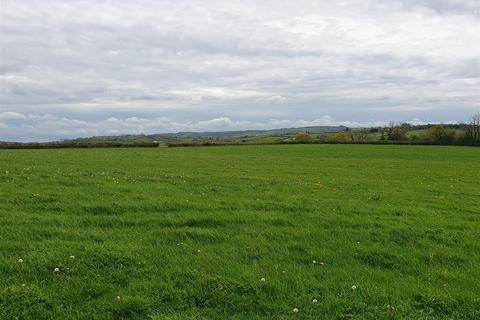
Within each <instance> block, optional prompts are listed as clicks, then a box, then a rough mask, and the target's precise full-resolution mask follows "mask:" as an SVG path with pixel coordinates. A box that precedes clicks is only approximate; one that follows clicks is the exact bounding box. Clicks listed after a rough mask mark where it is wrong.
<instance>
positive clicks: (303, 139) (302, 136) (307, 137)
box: [295, 132, 315, 143]
mask: <svg viewBox="0 0 480 320" xmlns="http://www.w3.org/2000/svg"><path fill="white" fill-rule="evenodd" d="M314 141H315V137H314V136H313V135H311V134H309V133H306V132H305V133H299V134H297V135H296V136H295V142H297V143H312V142H314Z"/></svg>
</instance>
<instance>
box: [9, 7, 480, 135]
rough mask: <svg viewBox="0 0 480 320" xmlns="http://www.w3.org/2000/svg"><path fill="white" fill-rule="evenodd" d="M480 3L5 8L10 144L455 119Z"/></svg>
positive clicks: (471, 109)
mask: <svg viewBox="0 0 480 320" xmlns="http://www.w3.org/2000/svg"><path fill="white" fill-rule="evenodd" d="M479 3H480V2H479V1H477V0H424V1H422V0H375V1H373V0H346V1H342V0H335V1H333V0H332V1H327V0H325V1H317V0H311V1H307V0H290V1H289V0H274V1H269V0H262V1H258V0H252V1H250V0H243V1H236V0H229V1H225V0H223V1H216V0H202V1H195V0H191V1H181V0H158V1H153V0H152V1H146V0H145V1H144V0H129V1H122V0H115V1H102V0H77V1H52V0H41V1H35V0H1V1H0V46H1V48H0V49H1V56H0V58H1V60H0V90H1V91H0V140H7V141H49V140H56V139H65V138H74V137H86V136H94V135H117V134H141V133H147V134H149V133H164V132H178V131H223V130H241V129H268V128H280V127H299V126H310V125H347V126H378V125H383V124H385V123H387V122H389V121H396V122H401V121H407V122H410V123H415V124H420V123H435V122H445V123H450V122H453V123H456V122H463V121H467V120H468V118H469V116H471V115H472V114H474V113H476V112H478V111H479V110H480V10H479V7H480V4H479Z"/></svg>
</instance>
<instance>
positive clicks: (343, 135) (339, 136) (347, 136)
mask: <svg viewBox="0 0 480 320" xmlns="http://www.w3.org/2000/svg"><path fill="white" fill-rule="evenodd" d="M335 141H353V135H352V133H351V132H350V131H341V132H337V133H336V134H335Z"/></svg>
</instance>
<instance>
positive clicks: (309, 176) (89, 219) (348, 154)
mask: <svg viewBox="0 0 480 320" xmlns="http://www.w3.org/2000/svg"><path fill="white" fill-rule="evenodd" d="M479 165H480V148H464V147H428V146H370V145H284V146H278V145H277V146H243V147H196V148H156V149H155V148H146V149H140V148H139V149H88V150H84V149H70V150H69V149H66V150H3V151H1V152H0V319H16V318H18V319H35V320H38V319H155V320H160V319H479V318H480V267H479V266H480V209H479V203H480V183H479V181H480V169H479ZM72 255H73V256H74V258H70V256H72ZM19 259H23V262H19V261H18V260H19ZM314 260H315V261H316V262H317V263H313V261H314ZM54 268H59V269H60V271H59V272H54ZM262 278H264V279H265V281H261V279H262ZM22 284H24V286H22ZM352 286H356V288H357V289H356V290H353V289H352ZM313 299H317V300H318V303H316V304H314V303H312V300H313ZM294 308H298V313H294V312H293V309H294Z"/></svg>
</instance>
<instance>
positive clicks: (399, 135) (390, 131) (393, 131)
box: [383, 122, 408, 141]
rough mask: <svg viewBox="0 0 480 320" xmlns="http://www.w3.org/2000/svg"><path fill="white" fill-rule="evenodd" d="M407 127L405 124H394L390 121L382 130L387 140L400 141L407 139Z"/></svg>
mask: <svg viewBox="0 0 480 320" xmlns="http://www.w3.org/2000/svg"><path fill="white" fill-rule="evenodd" d="M407 128H408V125H406V124H402V125H400V126H398V125H395V123H394V122H390V123H389V124H388V126H387V127H385V128H384V129H383V132H384V134H385V135H386V138H387V139H388V140H393V141H401V140H407V135H406V133H407Z"/></svg>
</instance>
